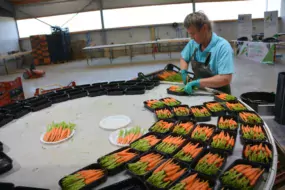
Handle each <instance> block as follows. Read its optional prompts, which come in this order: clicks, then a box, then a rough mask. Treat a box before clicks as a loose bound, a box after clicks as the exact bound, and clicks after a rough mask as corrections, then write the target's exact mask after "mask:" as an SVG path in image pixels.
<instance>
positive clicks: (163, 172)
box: [147, 159, 186, 188]
mask: <svg viewBox="0 0 285 190" xmlns="http://www.w3.org/2000/svg"><path fill="white" fill-rule="evenodd" d="M185 172H186V169H185V168H184V169H182V168H181V167H180V166H179V165H178V164H176V163H175V162H174V161H173V159H168V160H167V161H166V162H164V163H162V164H161V165H160V166H159V167H158V168H156V169H155V170H154V171H153V173H152V175H151V176H150V177H149V178H148V179H147V182H148V183H150V184H152V185H153V186H155V187H158V188H166V187H167V186H168V185H170V184H171V183H172V182H174V181H175V180H177V179H178V178H179V177H180V176H182V175H183V174H184V173H185Z"/></svg>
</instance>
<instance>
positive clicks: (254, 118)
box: [239, 112, 262, 124]
mask: <svg viewBox="0 0 285 190" xmlns="http://www.w3.org/2000/svg"><path fill="white" fill-rule="evenodd" d="M239 116H240V118H241V119H242V120H243V121H244V122H246V123H248V124H257V123H262V119H261V118H260V117H259V116H258V115H256V114H255V113H250V112H240V113H239Z"/></svg>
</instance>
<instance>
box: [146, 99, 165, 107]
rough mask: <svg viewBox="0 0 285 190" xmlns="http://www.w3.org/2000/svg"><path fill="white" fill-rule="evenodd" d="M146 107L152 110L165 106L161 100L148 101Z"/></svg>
mask: <svg viewBox="0 0 285 190" xmlns="http://www.w3.org/2000/svg"><path fill="white" fill-rule="evenodd" d="M146 105H147V106H148V107H150V108H152V109H156V108H163V107H164V106H165V105H164V103H163V102H161V101H159V100H147V101H146Z"/></svg>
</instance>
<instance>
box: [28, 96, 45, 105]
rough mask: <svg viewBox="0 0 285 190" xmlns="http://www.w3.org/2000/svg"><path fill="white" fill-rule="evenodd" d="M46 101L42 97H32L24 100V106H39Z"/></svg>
mask: <svg viewBox="0 0 285 190" xmlns="http://www.w3.org/2000/svg"><path fill="white" fill-rule="evenodd" d="M46 101H48V99H47V98H46V97H44V96H40V97H33V98H29V99H26V100H24V104H25V105H31V104H41V103H43V102H46Z"/></svg>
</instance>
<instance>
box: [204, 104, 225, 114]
mask: <svg viewBox="0 0 285 190" xmlns="http://www.w3.org/2000/svg"><path fill="white" fill-rule="evenodd" d="M208 103H218V104H220V105H221V107H222V108H223V110H221V111H217V112H214V111H212V110H210V109H209V108H208V106H207V104H208ZM203 105H204V107H205V108H207V109H208V110H209V112H210V113H211V114H212V116H214V117H217V116H224V115H226V114H227V111H226V109H225V108H224V107H223V105H222V104H221V103H219V102H216V101H212V102H205V103H204V104H203Z"/></svg>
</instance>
